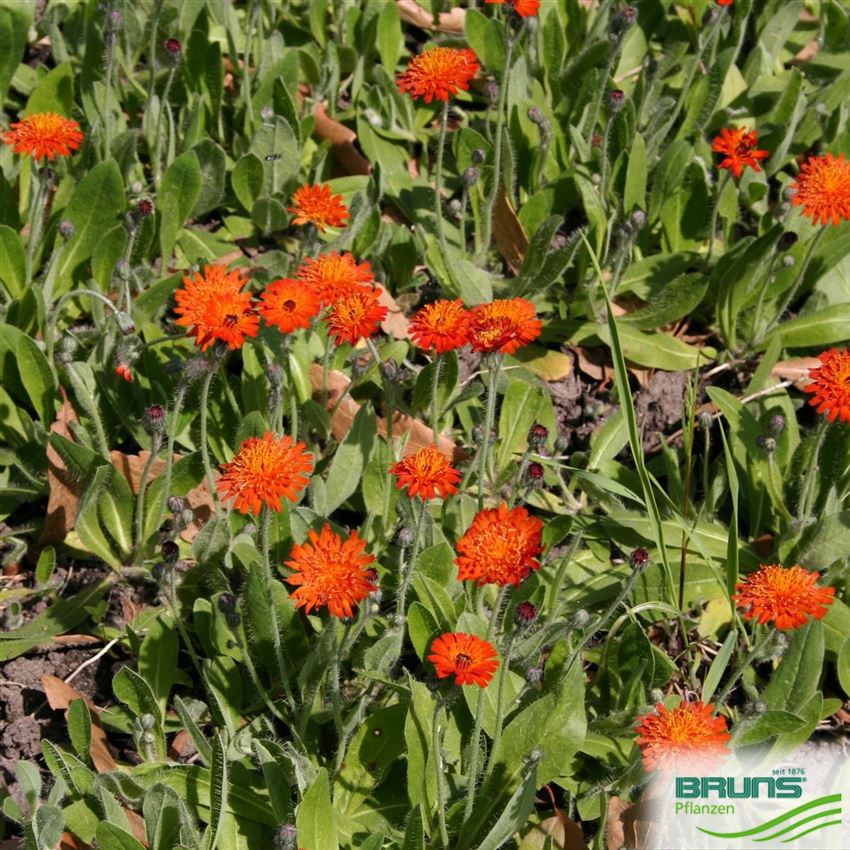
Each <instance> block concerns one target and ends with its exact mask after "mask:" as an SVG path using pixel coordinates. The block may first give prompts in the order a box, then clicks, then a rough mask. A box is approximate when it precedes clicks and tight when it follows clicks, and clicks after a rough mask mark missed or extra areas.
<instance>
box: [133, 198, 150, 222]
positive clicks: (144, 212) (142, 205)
mask: <svg viewBox="0 0 850 850" xmlns="http://www.w3.org/2000/svg"><path fill="white" fill-rule="evenodd" d="M136 213H137V214H138V216H139V218H147V217H148V216H149V215H153V201H152V200H151V199H150V198H142V200H141V201H139V203H138V204H136Z"/></svg>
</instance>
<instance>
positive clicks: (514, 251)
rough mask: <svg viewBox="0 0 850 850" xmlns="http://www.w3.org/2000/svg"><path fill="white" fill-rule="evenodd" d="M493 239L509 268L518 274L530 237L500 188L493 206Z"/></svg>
mask: <svg viewBox="0 0 850 850" xmlns="http://www.w3.org/2000/svg"><path fill="white" fill-rule="evenodd" d="M493 241H494V242H495V243H496V250H498V252H499V253H500V254H501V255H502V259H503V260H504V261H505V262H506V263H507V264H508V268H509V269H510V270H511V271H512V272H513V273H514V274H517V273H518V272H519V270H520V269H521V268H522V263H523V260H525V253H526V251H528V237H527V236H526V235H525V230H524V229H523V227H522V223H521V222H520V220H519V219H518V218H517V214H516V213H515V212H514V208H513V207H512V206H511V202H510V200H509V199H508V198H507V197H506V195H505V192H504V190H503V189H500V190H499V194H498V195H497V196H496V205H495V206H494V208H493Z"/></svg>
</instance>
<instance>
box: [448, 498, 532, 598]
mask: <svg viewBox="0 0 850 850" xmlns="http://www.w3.org/2000/svg"><path fill="white" fill-rule="evenodd" d="M542 532H543V523H542V522H541V521H540V520H539V519H538V518H537V517H534V516H531V514H529V512H528V511H527V510H526V509H525V508H520V507H517V508H513V509H512V510H509V509H508V506H507V504H505V502H502V503H501V504H500V505H499V507H498V508H489V509H486V510H483V511H479V512H478V513H477V514H476V515H475V517H474V518H473V520H472V525H470V526H469V529H468V530H467V532H466V534H464V535H463V537H461V538H460V540H458V542H457V545H456V546H455V549H456V550H457V554H458V557H457V558H455V563H456V564H457V577H458V579H459V580H460V581H474V582H476V583H477V584H479V585H484V584H499V585H506V584H512V585H518V584H519V583H520V582H521V581H522V580H523V579H524V578H525V577H526V576H527V575H528V574H529V573H530V572H531V571H532V570H536V569H538V568H539V567H540V562H539V561H538V560H537V556H538V555H539V554H540V552H541V551H542V550H543V546H542V543H541V535H542Z"/></svg>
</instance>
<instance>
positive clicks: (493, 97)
mask: <svg viewBox="0 0 850 850" xmlns="http://www.w3.org/2000/svg"><path fill="white" fill-rule="evenodd" d="M484 95H485V97H486V98H487V100H489V101H490V103H492V104H496V103H498V100H499V84H498V83H497V82H496V81H495V80H493V79H490V80H487V82H485V83H484Z"/></svg>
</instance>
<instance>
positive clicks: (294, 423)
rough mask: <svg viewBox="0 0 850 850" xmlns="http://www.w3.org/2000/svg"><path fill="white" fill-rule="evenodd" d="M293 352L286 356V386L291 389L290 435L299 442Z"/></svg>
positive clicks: (295, 441) (294, 441) (293, 440)
mask: <svg viewBox="0 0 850 850" xmlns="http://www.w3.org/2000/svg"><path fill="white" fill-rule="evenodd" d="M292 356H293V355H292V353H291V352H287V358H286V377H287V379H288V380H287V384H286V388H287V390H289V436H290V437H291V438H292V442H293V443H297V442H298V393H297V392H296V389H295V378H294V377H293V374H292Z"/></svg>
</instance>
